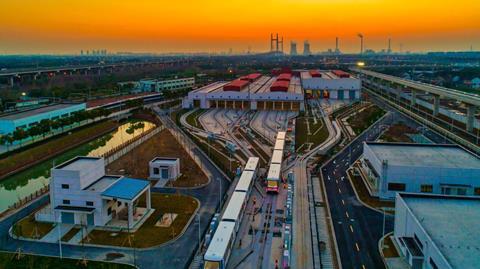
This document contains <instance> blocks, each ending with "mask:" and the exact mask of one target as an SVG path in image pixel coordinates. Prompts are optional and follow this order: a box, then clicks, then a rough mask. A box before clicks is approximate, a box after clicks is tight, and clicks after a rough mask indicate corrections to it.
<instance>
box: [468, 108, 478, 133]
mask: <svg viewBox="0 0 480 269" xmlns="http://www.w3.org/2000/svg"><path fill="white" fill-rule="evenodd" d="M476 110H477V108H476V107H475V106H472V105H467V131H468V132H473V123H474V120H475V112H476Z"/></svg>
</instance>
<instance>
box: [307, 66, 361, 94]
mask: <svg viewBox="0 0 480 269" xmlns="http://www.w3.org/2000/svg"><path fill="white" fill-rule="evenodd" d="M299 72H300V77H301V79H302V87H303V89H304V90H305V92H306V94H307V95H308V96H313V95H316V96H318V97H319V98H321V99H338V100H353V99H359V98H360V93H361V89H362V82H361V80H360V79H358V78H355V77H353V76H352V75H350V74H349V73H347V72H344V71H341V70H331V71H330V70H300V71H299Z"/></svg>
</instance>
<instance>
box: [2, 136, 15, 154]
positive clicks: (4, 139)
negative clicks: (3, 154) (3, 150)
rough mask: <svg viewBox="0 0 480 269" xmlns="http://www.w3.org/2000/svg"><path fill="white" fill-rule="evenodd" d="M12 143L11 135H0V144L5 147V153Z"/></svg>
mask: <svg viewBox="0 0 480 269" xmlns="http://www.w3.org/2000/svg"><path fill="white" fill-rule="evenodd" d="M13 141H14V140H13V136H12V135H11V134H6V135H2V136H1V137H0V143H1V144H2V145H6V146H7V151H8V150H9V146H10V145H11V144H12V143H13Z"/></svg>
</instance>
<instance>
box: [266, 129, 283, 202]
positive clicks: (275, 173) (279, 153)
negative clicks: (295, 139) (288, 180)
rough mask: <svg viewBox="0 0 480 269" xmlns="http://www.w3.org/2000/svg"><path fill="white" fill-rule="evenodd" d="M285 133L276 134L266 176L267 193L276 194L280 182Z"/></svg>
mask: <svg viewBox="0 0 480 269" xmlns="http://www.w3.org/2000/svg"><path fill="white" fill-rule="evenodd" d="M286 134H287V133H286V132H278V133H277V139H276V140H275V146H274V147H273V154H272V159H271V160H270V167H269V168H268V174H267V189H266V191H267V192H275V193H278V191H279V187H280V182H281V181H282V177H281V174H282V173H281V170H282V161H283V150H284V148H285V138H286Z"/></svg>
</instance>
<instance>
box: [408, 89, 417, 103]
mask: <svg viewBox="0 0 480 269" xmlns="http://www.w3.org/2000/svg"><path fill="white" fill-rule="evenodd" d="M410 104H411V105H412V106H414V105H416V104H417V91H416V90H414V89H412V99H410Z"/></svg>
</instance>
